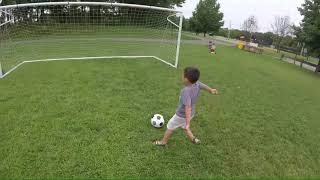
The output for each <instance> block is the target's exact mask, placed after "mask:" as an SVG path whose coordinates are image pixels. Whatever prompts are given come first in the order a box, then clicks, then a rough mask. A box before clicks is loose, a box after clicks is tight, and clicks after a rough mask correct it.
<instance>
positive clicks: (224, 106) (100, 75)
mask: <svg viewBox="0 0 320 180" xmlns="http://www.w3.org/2000/svg"><path fill="white" fill-rule="evenodd" d="M67 47H69V46H67ZM76 47H77V46H75V49H76ZM96 48H97V50H100V51H103V50H104V49H99V47H96ZM146 48H148V47H146ZM80 50H81V48H80ZM21 52H25V53H28V52H29V51H27V50H25V51H21ZM41 52H46V51H41ZM47 52H48V53H52V52H50V51H49V49H48V50H47ZM73 52H76V53H80V55H81V53H83V52H81V51H73ZM92 52H94V51H92ZM69 53H70V52H69V51H62V52H59V55H60V56H67V55H70V54H69ZM33 54H35V55H36V56H42V55H41V54H38V53H33ZM77 55H79V54H74V56H77ZM186 66H197V67H199V68H200V70H201V73H202V76H201V81H203V82H205V83H207V84H209V85H211V86H213V87H216V88H218V89H219V91H220V95H218V96H213V95H210V94H207V93H205V92H203V93H202V94H201V97H200V99H199V101H198V104H197V115H196V117H195V119H194V120H193V122H192V124H191V127H192V129H193V131H194V133H195V134H196V135H197V136H198V137H199V138H200V139H201V140H202V144H201V145H199V146H196V145H193V144H192V143H190V142H189V141H188V140H187V138H186V137H185V135H184V134H183V132H182V131H181V130H178V131H177V132H176V133H175V134H174V136H173V139H172V141H170V143H169V146H168V147H167V148H159V147H154V146H153V145H152V144H151V141H152V140H154V139H157V138H160V137H161V136H162V134H163V132H164V131H165V128H163V129H154V128H153V127H152V126H151V125H150V118H151V115H153V114H155V113H161V114H163V115H164V116H165V119H166V120H168V119H169V118H170V117H171V116H172V115H173V114H174V111H175V108H176V106H177V103H178V96H179V92H180V89H181V88H182V84H181V82H180V77H181V72H182V69H183V68H184V67H186ZM319 82H320V78H319V76H317V75H315V74H314V73H311V72H308V71H307V70H303V69H299V68H297V67H295V66H294V65H291V64H287V63H286V62H281V61H277V60H275V59H273V58H271V57H268V56H261V55H255V54H250V53H246V52H243V51H240V50H237V49H233V48H229V47H222V46H220V47H218V54H217V55H216V56H212V55H210V54H208V53H207V47H204V46H199V45H183V46H182V49H181V59H180V67H179V69H174V68H171V67H169V66H167V65H165V64H163V63H161V62H160V61H155V60H153V59H139V60H120V59H113V60H97V61H63V62H45V63H34V64H25V65H24V66H21V67H20V68H19V69H17V71H15V72H13V73H12V74H10V75H9V76H7V77H6V78H4V79H1V80H0V92H1V96H0V127H1V131H0V178H318V177H320V172H319V167H320V158H319V154H320V134H319V132H320V122H319V117H320V106H319V102H320V94H319V90H320V83H319Z"/></svg>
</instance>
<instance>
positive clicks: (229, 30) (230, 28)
mask: <svg viewBox="0 0 320 180" xmlns="http://www.w3.org/2000/svg"><path fill="white" fill-rule="evenodd" d="M230 33H231V20H230V24H229V32H228V39H230Z"/></svg>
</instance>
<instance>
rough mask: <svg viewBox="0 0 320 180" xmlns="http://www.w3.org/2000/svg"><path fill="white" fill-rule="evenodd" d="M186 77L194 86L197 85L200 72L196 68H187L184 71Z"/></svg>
mask: <svg viewBox="0 0 320 180" xmlns="http://www.w3.org/2000/svg"><path fill="white" fill-rule="evenodd" d="M184 77H185V78H187V79H188V80H189V81H190V82H191V83H192V84H194V83H196V82H197V81H198V80H199V78H200V71H199V69H197V68H194V67H187V68H185V69H184Z"/></svg>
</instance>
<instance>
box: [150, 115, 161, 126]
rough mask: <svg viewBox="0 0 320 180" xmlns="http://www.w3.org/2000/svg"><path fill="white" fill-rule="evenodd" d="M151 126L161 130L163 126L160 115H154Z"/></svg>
mask: <svg viewBox="0 0 320 180" xmlns="http://www.w3.org/2000/svg"><path fill="white" fill-rule="evenodd" d="M151 125H152V126H153V127H155V128H162V127H163V126H164V118H163V116H162V115H161V114H155V115H154V116H153V117H152V118H151Z"/></svg>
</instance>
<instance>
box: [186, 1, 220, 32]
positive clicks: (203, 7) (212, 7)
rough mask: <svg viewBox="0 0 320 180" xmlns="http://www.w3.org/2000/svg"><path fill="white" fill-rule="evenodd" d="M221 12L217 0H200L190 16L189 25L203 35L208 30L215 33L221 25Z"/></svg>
mask: <svg viewBox="0 0 320 180" xmlns="http://www.w3.org/2000/svg"><path fill="white" fill-rule="evenodd" d="M222 19H223V13H221V12H220V4H219V3H218V2H217V0H200V2H199V4H198V5H197V8H196V10H195V11H194V12H193V17H192V18H191V27H192V28H193V30H194V31H195V32H197V33H200V32H202V33H203V35H204V36H206V34H207V33H208V32H213V33H217V32H218V31H219V29H220V28H221V26H223V24H224V22H223V20H222Z"/></svg>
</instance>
